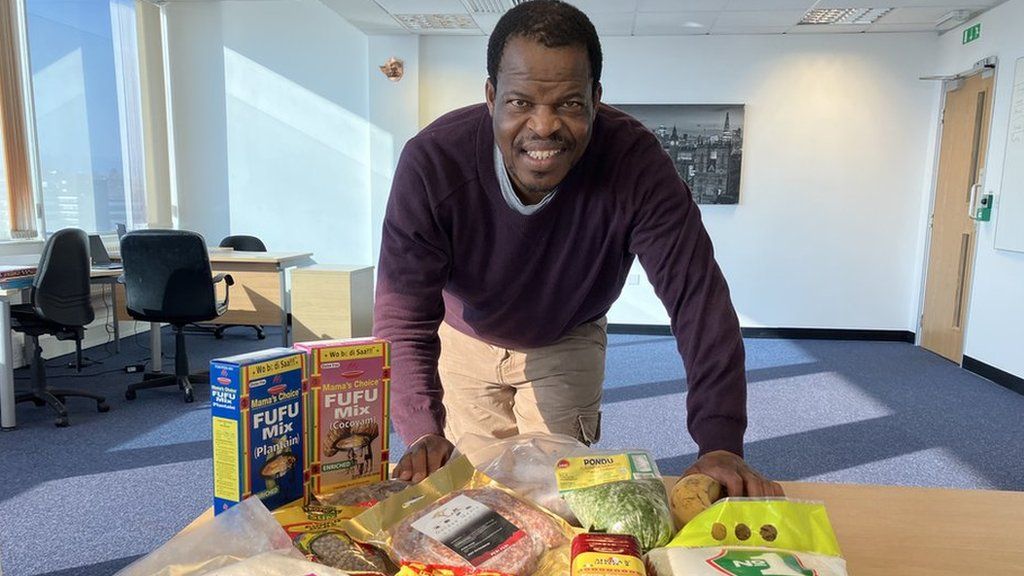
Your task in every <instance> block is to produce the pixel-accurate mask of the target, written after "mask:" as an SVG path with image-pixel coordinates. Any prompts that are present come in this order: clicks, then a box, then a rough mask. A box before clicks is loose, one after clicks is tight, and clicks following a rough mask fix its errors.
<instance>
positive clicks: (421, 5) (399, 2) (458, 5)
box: [376, 0, 466, 14]
mask: <svg viewBox="0 0 1024 576" xmlns="http://www.w3.org/2000/svg"><path fill="white" fill-rule="evenodd" d="M376 2H377V3H378V4H380V5H381V7H382V8H384V9H385V10H387V11H388V12H390V13H392V14H465V13H466V7H465V6H463V5H462V2H459V0H376Z"/></svg>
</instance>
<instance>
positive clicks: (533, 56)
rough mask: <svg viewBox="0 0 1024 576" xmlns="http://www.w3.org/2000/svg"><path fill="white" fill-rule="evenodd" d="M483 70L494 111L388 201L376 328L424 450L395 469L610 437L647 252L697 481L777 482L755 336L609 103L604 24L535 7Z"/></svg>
mask: <svg viewBox="0 0 1024 576" xmlns="http://www.w3.org/2000/svg"><path fill="white" fill-rule="evenodd" d="M487 73H488V78H487V81H486V84H485V96H486V105H484V104H479V105H476V106H470V107H468V108H463V109H461V110H456V111H454V112H451V113H449V114H447V115H445V116H443V117H442V118H440V119H438V120H437V121H435V122H434V123H433V124H431V125H430V126H428V127H426V128H425V129H424V130H423V131H422V132H420V134H418V135H417V136H416V137H415V138H413V139H412V140H410V141H409V143H408V144H407V145H406V147H405V150H404V151H403V153H402V158H401V160H400V162H399V165H398V169H397V171H396V174H395V180H394V185H393V187H392V191H391V197H390V200H389V203H388V208H387V215H386V217H385V221H384V231H383V238H382V243H381V256H380V266H379V271H378V281H377V299H376V310H375V322H374V326H375V332H376V334H377V335H378V336H381V337H384V338H387V339H389V340H391V342H392V345H393V349H392V404H391V405H392V418H393V421H394V423H395V426H396V427H397V429H398V432H399V433H400V434H401V435H402V437H403V439H404V440H405V441H406V442H408V443H410V446H409V449H408V451H407V453H406V454H405V456H404V457H403V458H402V460H401V461H400V462H399V464H398V466H397V468H396V470H395V474H396V475H397V476H400V477H402V478H405V479H411V480H413V481H419V480H421V479H422V478H423V477H424V476H426V475H427V474H429V473H430V472H433V471H434V470H436V469H437V468H438V467H440V466H441V465H442V464H443V463H444V462H445V461H446V460H447V458H448V457H449V456H450V455H451V453H452V449H453V442H458V441H459V440H460V439H461V438H463V437H466V436H467V435H474V436H482V437H491V438H505V437H508V436H512V435H515V434H518V433H525V432H545V433H560V434H566V435H570V436H574V437H576V438H578V439H580V440H582V441H584V442H587V443H593V442H596V441H597V440H598V439H599V437H600V420H601V412H600V409H601V396H602V385H603V382H604V362H605V347H606V343H607V334H606V330H605V327H606V322H605V319H604V317H605V314H606V313H607V312H608V310H609V308H610V307H611V305H612V303H613V302H614V301H615V299H616V298H617V297H618V296H619V293H620V292H621V291H622V287H623V285H624V284H625V281H626V276H627V274H628V272H629V270H630V266H631V265H632V263H633V260H634V258H639V259H640V263H641V264H642V265H643V267H644V270H645V271H646V272H647V276H648V278H649V279H650V281H651V284H653V286H654V288H655V291H656V293H657V295H658V297H659V298H660V299H661V301H662V302H663V303H664V305H665V307H666V309H667V310H668V313H669V316H670V318H671V323H672V331H673V334H675V337H676V340H677V342H678V349H679V353H680V354H681V356H682V358H683V361H684V363H685V365H686V373H687V379H686V381H687V390H688V394H687V397H686V407H685V408H686V422H687V426H688V429H689V431H690V434H691V436H692V437H693V439H694V441H695V442H696V443H697V445H698V446H699V448H700V453H699V457H698V459H697V461H696V463H695V464H694V465H693V466H692V467H691V468H690V469H689V470H687V473H690V472H703V473H705V474H708V475H709V476H712V477H714V478H716V479H718V480H719V481H720V482H721V483H722V484H723V485H724V486H726V489H727V490H728V492H729V494H731V495H734V496H736V495H742V494H748V495H753V496H758V495H774V494H780V493H781V489H780V487H779V486H778V484H775V483H774V482H771V481H769V480H766V479H765V478H763V477H762V476H760V475H759V474H758V473H756V472H755V471H753V470H752V469H751V468H750V467H749V466H747V464H746V463H745V462H744V460H743V458H742V454H743V434H744V431H745V429H746V424H747V420H746V380H745V376H744V352H743V340H742V338H741V336H740V330H739V323H738V321H737V318H736V312H735V311H734V310H733V307H732V303H731V301H730V299H729V290H728V287H727V286H726V283H725V279H724V278H723V276H722V273H721V271H720V270H719V268H718V265H717V264H716V263H715V259H714V254H713V250H712V246H711V240H710V238H709V237H708V234H707V232H706V231H705V229H704V226H703V224H702V223H701V219H700V212H699V210H698V209H697V207H696V205H694V203H693V201H692V199H691V197H690V192H689V190H688V189H687V187H686V184H684V183H683V181H682V180H680V178H679V176H678V174H677V173H676V171H675V168H674V166H673V164H672V162H671V160H670V159H669V158H668V156H667V155H666V154H665V152H664V150H662V148H661V146H660V144H659V142H658V140H657V139H656V138H655V136H654V135H653V134H651V133H650V132H649V131H648V130H646V129H645V128H644V127H643V126H642V125H641V124H640V123H639V122H637V121H636V120H634V119H633V118H631V117H629V116H628V115H626V114H624V113H622V112H619V111H617V110H615V109H613V108H610V107H608V106H605V105H602V104H601V84H600V78H601V46H600V43H599V42H598V38H597V33H596V32H595V30H594V26H593V25H592V24H591V23H590V21H589V20H588V19H587V17H586V16H585V15H584V14H583V13H582V12H580V11H579V10H577V9H576V8H574V7H572V6H570V5H568V4H565V3H563V2H560V1H557V0H533V1H530V2H525V3H523V4H520V5H518V6H516V7H515V8H513V9H512V10H509V11H508V12H507V13H506V14H505V15H504V16H503V17H502V18H501V20H500V21H499V22H498V24H497V26H496V27H495V29H494V32H493V33H492V34H491V37H490V41H489V43H488V47H487ZM679 408H680V415H682V413H683V406H680V407H679Z"/></svg>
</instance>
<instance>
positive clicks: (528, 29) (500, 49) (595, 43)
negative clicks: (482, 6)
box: [487, 0, 601, 92]
mask: <svg viewBox="0 0 1024 576" xmlns="http://www.w3.org/2000/svg"><path fill="white" fill-rule="evenodd" d="M517 36H518V37H522V38H525V39H527V40H533V41H535V42H539V43H541V44H543V45H544V46H547V47H548V48H563V47H566V46H583V47H585V48H586V49H587V56H588V58H589V60H590V77H591V78H592V79H593V86H592V89H593V90H594V91H595V92H596V91H597V85H598V83H599V82H600V81H601V42H600V41H599V40H598V39H597V30H595V29H594V25H593V23H591V22H590V19H589V18H587V15H586V14H584V13H583V12H582V11H580V10H579V9H578V8H576V7H575V6H572V5H570V4H566V3H565V2H562V1H561V0H530V1H529V2H523V3H522V4H519V5H518V6H516V7H514V8H512V9H511V10H509V11H508V12H506V13H505V15H504V16H502V17H501V19H500V20H498V24H497V25H496V26H495V27H494V31H493V32H491V37H490V39H489V40H488V41H487V76H488V78H490V80H491V84H494V85H495V86H497V85H498V68H499V67H500V66H501V56H502V54H503V53H504V52H505V45H506V44H508V41H509V40H510V39H512V38H515V37H517Z"/></svg>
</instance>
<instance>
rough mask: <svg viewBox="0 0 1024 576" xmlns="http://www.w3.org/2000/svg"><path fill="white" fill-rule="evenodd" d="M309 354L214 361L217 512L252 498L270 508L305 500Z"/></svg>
mask: <svg viewBox="0 0 1024 576" xmlns="http://www.w3.org/2000/svg"><path fill="white" fill-rule="evenodd" d="M305 384H306V355H305V353H303V352H301V351H297V350H290V349H288V348H272V349H270V350H263V351H260V352H252V353H249V354H241V355H238V356H232V357H230V358H219V359H216V360H213V361H211V362H210V407H211V412H212V415H213V483H214V488H213V509H214V512H215V513H217V514H220V513H221V512H223V511H225V510H227V509H228V508H230V507H231V506H234V505H235V504H237V503H239V502H241V501H242V500H244V499H245V498H247V497H248V496H251V495H254V496H256V497H258V498H259V499H260V500H262V501H263V503H264V504H265V505H266V506H267V508H269V509H270V510H273V509H275V508H279V507H281V506H284V505H285V504H289V503H291V502H294V501H296V500H299V499H301V498H303V497H304V490H305V486H306V480H307V479H308V473H309V470H308V459H307V458H306V446H305V422H306V418H305V396H306V389H305Z"/></svg>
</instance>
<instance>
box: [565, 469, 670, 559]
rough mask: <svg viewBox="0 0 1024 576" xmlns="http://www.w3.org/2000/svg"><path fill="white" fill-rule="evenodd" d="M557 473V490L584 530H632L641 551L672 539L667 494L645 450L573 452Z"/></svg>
mask: <svg viewBox="0 0 1024 576" xmlns="http://www.w3.org/2000/svg"><path fill="white" fill-rule="evenodd" d="M555 475H556V477H557V480H558V491H559V493H560V494H561V496H562V498H563V499H564V500H565V502H566V503H567V504H568V505H569V508H570V509H571V510H572V512H573V513H574V514H575V515H576V517H577V518H578V519H579V521H580V525H581V526H583V528H585V529H587V530H591V531H595V532H609V533H615V534H630V535H632V536H635V537H636V539H637V541H638V542H639V543H640V546H641V547H642V548H643V549H644V550H650V549H651V548H656V547H658V546H664V545H665V544H667V543H668V541H669V540H670V539H671V538H672V535H673V533H674V527H673V524H672V513H671V511H670V510H669V506H668V495H667V493H666V491H665V485H664V483H662V480H661V475H660V474H659V473H658V467H657V464H655V462H654V459H653V458H651V455H650V454H648V453H647V452H642V451H630V452H623V453H617V454H605V453H590V454H583V455H574V456H572V457H566V458H562V459H560V460H559V461H558V462H557V463H556V464H555Z"/></svg>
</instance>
